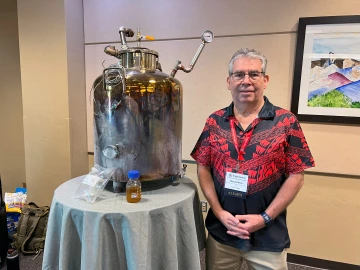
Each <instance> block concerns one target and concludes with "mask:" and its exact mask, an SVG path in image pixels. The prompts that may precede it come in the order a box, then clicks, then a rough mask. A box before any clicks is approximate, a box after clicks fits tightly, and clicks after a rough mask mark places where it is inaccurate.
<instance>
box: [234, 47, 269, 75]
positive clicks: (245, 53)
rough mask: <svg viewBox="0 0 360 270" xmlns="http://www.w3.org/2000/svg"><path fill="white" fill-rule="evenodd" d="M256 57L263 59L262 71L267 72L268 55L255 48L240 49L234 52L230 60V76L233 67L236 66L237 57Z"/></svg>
mask: <svg viewBox="0 0 360 270" xmlns="http://www.w3.org/2000/svg"><path fill="white" fill-rule="evenodd" d="M243 57H246V58H255V59H259V60H260V61H261V71H262V72H266V66H267V59H266V57H265V56H264V55H263V54H262V53H261V52H259V51H257V50H254V49H248V48H246V49H240V50H238V51H237V52H235V53H234V55H233V56H232V57H231V59H230V62H229V66H228V68H229V76H230V75H231V73H232V69H233V66H234V62H235V60H236V59H238V58H243Z"/></svg>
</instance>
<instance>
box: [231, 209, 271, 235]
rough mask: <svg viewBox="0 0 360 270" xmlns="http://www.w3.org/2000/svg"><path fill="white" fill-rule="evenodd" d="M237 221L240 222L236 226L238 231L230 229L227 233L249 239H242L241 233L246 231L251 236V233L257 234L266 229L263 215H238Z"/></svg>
mask: <svg viewBox="0 0 360 270" xmlns="http://www.w3.org/2000/svg"><path fill="white" fill-rule="evenodd" d="M235 219H237V220H238V221H239V223H238V224H237V225H236V229H235V230H233V229H229V231H228V232H227V233H228V234H230V235H233V236H237V237H240V238H243V239H249V238H244V237H241V236H242V235H239V233H238V232H239V231H246V232H248V234H249V235H250V233H253V232H256V231H258V230H260V229H262V228H264V227H265V221H264V219H263V217H262V216H261V215H236V216H235Z"/></svg>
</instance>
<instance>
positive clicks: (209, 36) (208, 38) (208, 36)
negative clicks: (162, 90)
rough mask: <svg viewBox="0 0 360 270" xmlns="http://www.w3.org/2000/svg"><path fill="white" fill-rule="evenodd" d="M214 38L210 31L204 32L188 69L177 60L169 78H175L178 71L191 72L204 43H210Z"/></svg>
mask: <svg viewBox="0 0 360 270" xmlns="http://www.w3.org/2000/svg"><path fill="white" fill-rule="evenodd" d="M213 38H214V36H213V33H212V32H211V31H210V30H206V31H205V32H204V33H203V34H202V37H201V40H202V43H201V44H200V47H199V49H198V50H197V52H196V53H195V55H194V57H193V59H192V60H191V63H190V65H189V66H188V67H185V66H184V65H182V64H181V61H180V60H177V61H176V63H175V66H174V68H173V69H172V71H171V74H170V76H171V77H175V75H176V72H177V71H178V70H182V71H184V72H185V73H189V72H191V71H192V70H193V68H194V66H195V64H196V62H197V60H198V59H199V56H200V54H201V52H202V51H203V49H204V47H205V43H210V42H211V41H212V39H213Z"/></svg>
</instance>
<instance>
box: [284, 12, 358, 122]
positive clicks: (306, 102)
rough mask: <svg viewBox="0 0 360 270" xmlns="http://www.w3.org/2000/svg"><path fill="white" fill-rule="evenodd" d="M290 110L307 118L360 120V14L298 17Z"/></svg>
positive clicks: (322, 120)
mask: <svg viewBox="0 0 360 270" xmlns="http://www.w3.org/2000/svg"><path fill="white" fill-rule="evenodd" d="M291 111H292V112H293V113H294V114H295V115H296V116H297V118H298V119H299V120H300V121H305V122H326V123H348V124H360V16H333V17H311V18H300V19H299V27H298V38H297V45H296V55H295V68H294V81H293V89H292V98H291Z"/></svg>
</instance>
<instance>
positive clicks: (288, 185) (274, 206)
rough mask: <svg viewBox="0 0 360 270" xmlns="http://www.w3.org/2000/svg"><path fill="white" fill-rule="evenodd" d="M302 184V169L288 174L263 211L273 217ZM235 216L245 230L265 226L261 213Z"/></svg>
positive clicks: (292, 198) (288, 201)
mask: <svg viewBox="0 0 360 270" xmlns="http://www.w3.org/2000/svg"><path fill="white" fill-rule="evenodd" d="M303 184H304V172H303V171H302V172H300V173H295V174H290V175H289V177H288V178H287V179H286V181H285V182H284V184H283V185H282V186H281V188H280V190H279V191H278V193H277V194H276V196H275V198H274V200H273V201H272V202H271V204H270V205H269V206H268V208H267V209H266V210H265V212H266V213H267V214H268V215H269V216H270V217H271V218H272V219H275V218H276V217H277V216H278V215H279V214H280V213H281V212H283V211H284V210H285V209H286V208H287V207H288V206H289V204H290V203H291V202H292V201H293V200H294V198H295V197H296V195H297V194H298V192H299V191H300V189H301V187H302V186H303ZM235 217H236V218H237V219H239V221H240V223H239V224H238V226H237V227H239V228H241V229H244V230H247V231H248V232H250V233H252V232H255V231H257V230H260V229H262V228H264V227H265V221H264V219H263V217H262V216H261V215H252V214H250V215H236V216H235ZM241 222H243V223H241ZM228 233H229V234H231V235H234V236H238V235H237V234H236V232H235V231H230V232H228Z"/></svg>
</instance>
